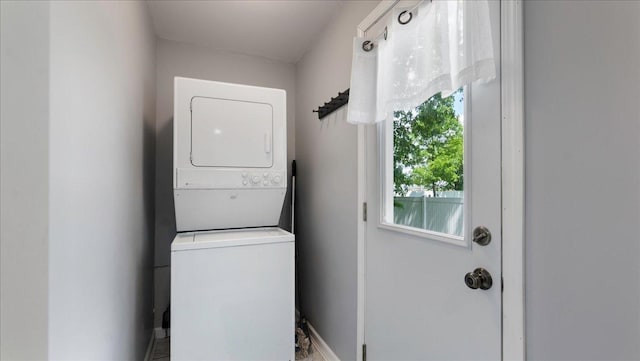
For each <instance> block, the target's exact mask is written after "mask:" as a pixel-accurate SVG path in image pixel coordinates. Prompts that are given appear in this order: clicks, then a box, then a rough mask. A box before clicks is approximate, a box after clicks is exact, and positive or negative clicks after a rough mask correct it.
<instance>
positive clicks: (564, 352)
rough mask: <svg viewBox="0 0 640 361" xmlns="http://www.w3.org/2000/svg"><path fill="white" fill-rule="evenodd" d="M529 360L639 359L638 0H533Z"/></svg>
mask: <svg viewBox="0 0 640 361" xmlns="http://www.w3.org/2000/svg"><path fill="white" fill-rule="evenodd" d="M524 10H525V11H524V15H525V81H526V83H525V93H526V104H525V116H526V139H525V142H526V194H525V196H526V313H527V317H526V322H527V328H526V332H527V356H528V358H529V359H530V360H570V359H571V360H638V359H640V236H639V234H640V228H639V225H640V110H639V109H640V108H639V107H638V101H639V100H640V2H637V1H625V2H595V1H581V2H578V1H564V2H563V1H558V2H551V1H526V2H525V8H524Z"/></svg>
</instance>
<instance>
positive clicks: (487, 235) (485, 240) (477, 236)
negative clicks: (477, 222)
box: [473, 226, 491, 246]
mask: <svg viewBox="0 0 640 361" xmlns="http://www.w3.org/2000/svg"><path fill="white" fill-rule="evenodd" d="M473 241H474V242H476V243H477V244H479V245H481V246H486V245H488V244H489V243H490V242H491V232H490V231H489V229H488V228H487V227H484V226H478V227H476V228H475V229H474V230H473Z"/></svg>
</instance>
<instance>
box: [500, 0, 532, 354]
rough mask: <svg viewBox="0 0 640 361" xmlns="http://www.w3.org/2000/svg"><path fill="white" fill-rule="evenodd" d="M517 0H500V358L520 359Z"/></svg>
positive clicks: (520, 71)
mask: <svg viewBox="0 0 640 361" xmlns="http://www.w3.org/2000/svg"><path fill="white" fill-rule="evenodd" d="M522 6H523V4H522V0H510V1H502V2H501V6H500V12H501V14H500V29H501V31H500V51H501V55H500V57H501V64H502V66H501V74H502V76H501V79H502V85H501V94H502V100H501V104H502V277H503V282H504V291H503V293H502V359H503V360H524V359H525V358H526V353H525V327H524V323H525V314H524V312H525V308H524V302H525V299H524V227H525V225H524V182H525V178H524V161H525V158H524V52H523V43H524V37H523V32H524V29H523V10H522Z"/></svg>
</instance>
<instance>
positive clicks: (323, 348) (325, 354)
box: [307, 321, 340, 361]
mask: <svg viewBox="0 0 640 361" xmlns="http://www.w3.org/2000/svg"><path fill="white" fill-rule="evenodd" d="M307 326H309V333H310V334H311V335H310V336H311V343H312V344H313V345H314V346H315V348H316V350H317V351H318V352H319V353H320V355H322V358H324V360H325V361H340V359H339V358H338V356H336V354H335V353H334V352H333V350H332V349H331V347H329V345H327V343H326V342H324V340H323V339H322V337H320V334H318V331H316V329H315V328H313V326H311V324H310V323H309V322H308V321H307Z"/></svg>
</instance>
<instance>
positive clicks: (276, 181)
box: [240, 172, 282, 187]
mask: <svg viewBox="0 0 640 361" xmlns="http://www.w3.org/2000/svg"><path fill="white" fill-rule="evenodd" d="M240 176H241V177H242V185H243V186H244V187H280V186H281V185H282V173H280V172H242V173H241V174H240Z"/></svg>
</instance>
